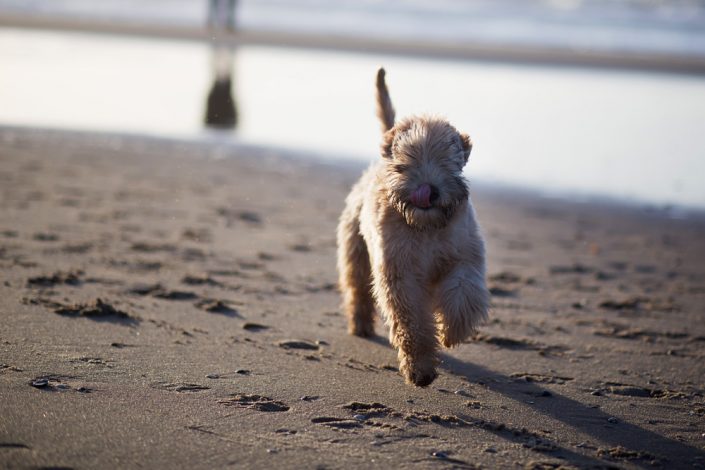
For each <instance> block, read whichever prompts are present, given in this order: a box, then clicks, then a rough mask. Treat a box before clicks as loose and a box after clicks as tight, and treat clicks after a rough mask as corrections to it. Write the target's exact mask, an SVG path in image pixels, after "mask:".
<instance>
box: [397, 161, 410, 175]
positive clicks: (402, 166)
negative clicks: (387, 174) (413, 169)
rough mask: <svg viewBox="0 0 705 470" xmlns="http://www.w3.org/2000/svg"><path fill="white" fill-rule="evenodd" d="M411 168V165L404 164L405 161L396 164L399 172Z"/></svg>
mask: <svg viewBox="0 0 705 470" xmlns="http://www.w3.org/2000/svg"><path fill="white" fill-rule="evenodd" d="M408 169H409V165H404V164H403V163H397V164H396V165H394V171H395V172H397V173H404V172H405V171H406V170H408Z"/></svg>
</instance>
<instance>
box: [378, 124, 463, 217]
mask: <svg viewBox="0 0 705 470" xmlns="http://www.w3.org/2000/svg"><path fill="white" fill-rule="evenodd" d="M471 149H472V142H471V141H470V138H469V137H468V135H467V134H463V133H460V132H458V130H457V129H456V128H455V127H453V126H452V125H450V124H449V123H448V122H447V121H446V120H445V119H441V118H438V117H432V116H421V117H412V118H407V119H404V120H402V121H400V122H398V123H397V124H395V125H394V126H393V127H392V128H391V129H389V130H388V131H386V132H385V133H384V136H383V141H382V157H383V161H384V165H383V169H384V172H385V175H384V185H385V186H386V187H385V189H386V192H387V197H388V198H389V201H390V203H391V204H392V205H393V206H394V207H395V208H396V209H397V210H398V211H399V213H401V214H402V215H403V216H404V219H405V220H406V223H407V224H409V225H410V226H412V227H414V228H417V229H420V230H425V229H432V228H442V227H444V226H445V225H446V224H447V223H448V222H449V221H450V219H451V218H452V217H453V215H454V214H455V211H456V209H457V208H458V207H460V206H461V205H463V204H465V203H466V202H467V199H468V187H467V182H466V180H465V178H464V177H463V175H462V170H463V167H464V166H465V164H466V163H467V161H468V157H469V155H470V150H471Z"/></svg>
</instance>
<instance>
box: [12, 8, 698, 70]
mask: <svg viewBox="0 0 705 470" xmlns="http://www.w3.org/2000/svg"><path fill="white" fill-rule="evenodd" d="M207 3H208V2H207V0H152V1H149V2H145V1H141V0H100V1H96V0H0V15H2V13H3V12H15V13H17V12H19V13H26V14H32V15H44V16H49V17H52V16H53V17H58V16H63V17H72V18H76V17H78V18H84V19H85V18H89V19H98V20H110V21H118V22H120V21H122V22H133V23H145V24H177V25H181V26H200V25H203V24H204V23H205V20H206V10H207ZM237 23H238V25H240V26H242V27H245V28H254V29H259V30H278V31H306V32H309V33H320V34H326V33H328V34H335V35H342V36H353V37H354V36H365V37H385V38H397V39H403V38H416V39H418V38H422V39H426V40H431V41H433V40H446V41H448V40H450V41H454V42H458V43H461V44H462V43H464V42H472V43H487V44H503V45H512V44H514V45H534V46H543V47H555V48H568V49H582V50H621V51H636V52H646V53H665V54H669V53H670V54H676V53H677V54H682V55H695V56H699V57H703V56H705V0H434V1H432V2H430V1H427V0H403V1H402V0H334V1H331V0H238V1H237Z"/></svg>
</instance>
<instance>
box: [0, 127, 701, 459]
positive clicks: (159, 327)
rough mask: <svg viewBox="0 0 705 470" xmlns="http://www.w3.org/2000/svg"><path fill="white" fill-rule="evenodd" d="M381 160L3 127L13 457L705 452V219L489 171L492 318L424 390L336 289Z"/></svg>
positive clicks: (4, 406)
mask: <svg viewBox="0 0 705 470" xmlns="http://www.w3.org/2000/svg"><path fill="white" fill-rule="evenodd" d="M222 156H227V157H231V158H224V159H223V158H219V157H222ZM353 167H354V168H353ZM360 170H361V167H355V165H348V166H344V165H337V166H336V165H331V164H321V163H313V162H310V161H309V162H307V161H303V160H302V161H296V160H292V159H288V158H284V157H282V156H278V155H269V154H267V153H266V152H255V151H252V152H243V151H237V150H234V149H232V148H227V147H221V146H218V145H215V144H212V145H208V144H186V143H178V142H168V141H158V140H145V139H136V138H127V137H106V136H102V137H101V136H91V135H81V134H65V133H60V132H54V133H42V132H36V131H30V130H21V129H9V128H4V129H0V194H1V199H0V214H1V217H0V266H1V267H2V273H3V276H2V278H3V279H2V283H1V285H0V308H1V315H2V317H1V318H2V321H1V322H0V466H2V467H8V468H24V467H66V468H69V467H71V468H111V467H114V468H134V467H147V468H167V467H175V468H221V467H226V466H235V467H246V468H395V467H396V468H407V467H409V468H453V467H454V468H475V467H485V468H498V467H504V468H517V467H520V468H521V467H526V468H558V467H560V468H573V467H580V468H607V467H610V468H614V467H619V468H622V467H624V468H639V467H652V466H655V467H663V468H703V467H705V451H704V450H703V449H705V399H704V398H703V393H705V363H704V362H703V358H704V356H705V324H704V323H703V313H704V312H703V305H704V300H705V222H704V219H703V218H702V217H701V216H693V217H690V218H688V219H685V220H672V219H669V218H668V217H667V216H666V214H664V213H661V212H658V211H650V212H649V211H645V210H643V209H638V208H634V207H632V208H630V207H626V206H616V205H607V204H595V203H592V204H586V203H583V204H580V203H575V202H561V201H558V200H548V199H542V198H540V197H538V196H536V195H533V194H530V193H520V192H516V191H501V190H498V189H493V188H489V187H485V186H482V185H473V187H472V196H473V199H474V201H475V204H476V207H477V212H478V215H479V219H480V221H481V223H482V225H483V228H484V232H485V234H486V237H487V242H488V243H487V244H488V251H489V279H490V281H489V282H490V284H491V286H492V288H493V294H494V297H493V303H494V308H493V312H492V315H491V322H490V324H489V325H487V326H486V327H485V328H483V329H482V331H481V333H480V334H479V335H478V336H477V338H475V340H474V341H469V342H468V343H467V344H463V345H462V346H460V347H459V348H456V349H454V350H451V351H449V352H447V353H446V354H445V355H444V364H443V367H442V370H441V373H440V376H439V378H438V379H437V380H436V382H434V383H433V384H432V385H431V386H430V387H428V388H425V389H421V388H414V387H411V386H409V385H405V384H404V382H403V380H402V378H401V377H400V376H399V374H398V372H397V370H396V366H397V363H396V354H395V352H394V351H393V350H392V349H391V348H390V347H389V346H388V343H387V341H386V333H385V330H384V328H383V326H382V325H380V324H378V325H377V333H378V335H379V336H378V337H377V338H375V339H374V340H371V341H369V340H363V339H359V338H353V337H350V336H348V335H347V334H346V333H345V319H344V318H343V317H342V316H341V313H340V310H339V308H338V303H339V299H338V294H337V292H336V289H335V279H336V274H335V257H334V255H335V237H334V228H335V224H336V220H337V217H338V214H339V212H340V210H341V208H342V203H343V198H344V196H345V194H346V193H347V191H348V189H349V187H350V185H351V184H352V183H353V181H354V180H355V179H356V178H357V176H358V174H359V172H360Z"/></svg>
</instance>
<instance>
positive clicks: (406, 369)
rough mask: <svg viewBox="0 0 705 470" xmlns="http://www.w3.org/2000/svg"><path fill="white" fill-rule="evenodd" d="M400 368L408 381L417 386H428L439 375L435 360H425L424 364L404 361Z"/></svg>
mask: <svg viewBox="0 0 705 470" xmlns="http://www.w3.org/2000/svg"><path fill="white" fill-rule="evenodd" d="M399 370H400V371H401V373H402V375H403V376H404V379H406V382H407V383H409V384H411V385H416V386H417V387H427V386H429V385H431V383H432V382H433V381H434V380H436V377H438V373H437V372H436V368H435V366H434V364H433V361H429V362H426V361H424V363H422V364H419V363H411V362H404V363H402V364H401V367H400V368H399Z"/></svg>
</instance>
